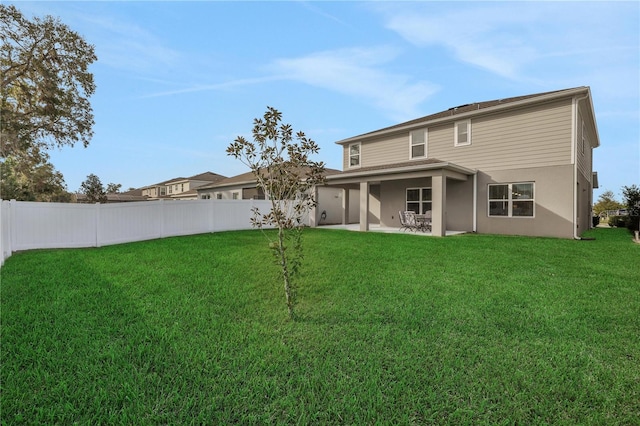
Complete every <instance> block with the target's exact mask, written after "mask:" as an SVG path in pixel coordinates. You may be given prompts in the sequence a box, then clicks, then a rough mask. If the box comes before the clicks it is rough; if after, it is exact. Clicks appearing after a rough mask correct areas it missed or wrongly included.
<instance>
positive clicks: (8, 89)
mask: <svg viewBox="0 0 640 426" xmlns="http://www.w3.org/2000/svg"><path fill="white" fill-rule="evenodd" d="M0 40H1V41H2V46H1V47H0V68H1V71H2V73H1V77H0V85H1V86H0V92H1V96H2V99H1V101H0V102H1V104H0V108H1V111H0V114H1V117H2V134H1V143H0V157H1V158H7V157H8V156H10V155H14V154H16V153H25V152H28V151H32V150H38V151H45V150H46V149H49V148H53V147H62V146H64V145H70V146H73V145H74V144H75V143H77V142H80V143H82V144H83V145H84V146H85V147H86V146H87V145H88V144H89V141H90V139H91V137H92V135H93V130H92V129H93V124H94V119H93V110H92V108H91V104H90V103H89V97H90V96H91V95H92V94H93V93H94V92H95V88H96V86H95V84H94V81H93V74H92V73H90V72H89V66H90V65H91V64H92V63H93V62H94V61H95V60H96V59H97V58H96V55H95V53H94V46H92V45H91V44H89V43H87V42H86V41H85V40H84V39H83V38H82V37H81V36H80V35H79V34H78V33H76V32H74V31H72V30H71V29H70V28H69V27H68V26H66V25H65V24H63V23H61V22H60V20H59V19H56V18H54V17H52V16H46V17H45V18H44V19H40V18H38V17H35V18H33V20H29V19H27V18H25V17H24V16H23V15H22V13H21V12H20V11H19V10H18V9H17V8H16V7H15V6H11V5H8V6H7V5H2V4H0Z"/></svg>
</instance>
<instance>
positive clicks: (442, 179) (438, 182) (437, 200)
mask: <svg viewBox="0 0 640 426" xmlns="http://www.w3.org/2000/svg"><path fill="white" fill-rule="evenodd" d="M446 206H447V177H446V176H444V175H443V174H439V175H434V176H433V177H432V178H431V207H432V209H433V211H432V216H431V234H432V235H433V236H435V237H444V236H445V235H446V233H447V212H446Z"/></svg>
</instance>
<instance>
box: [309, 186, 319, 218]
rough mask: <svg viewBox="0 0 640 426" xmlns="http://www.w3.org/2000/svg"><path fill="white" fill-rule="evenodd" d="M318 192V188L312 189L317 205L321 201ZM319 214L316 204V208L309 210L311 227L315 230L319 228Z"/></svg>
mask: <svg viewBox="0 0 640 426" xmlns="http://www.w3.org/2000/svg"><path fill="white" fill-rule="evenodd" d="M318 192H319V191H318V187H317V186H314V187H313V188H312V189H311V193H312V195H313V199H314V200H316V203H318V202H319V199H318V196H319V194H318ZM317 213H318V206H317V204H316V205H315V206H314V207H312V208H310V209H309V227H310V228H315V227H316V226H318V216H317Z"/></svg>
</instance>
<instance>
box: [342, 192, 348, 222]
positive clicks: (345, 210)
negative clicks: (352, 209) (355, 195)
mask: <svg viewBox="0 0 640 426" xmlns="http://www.w3.org/2000/svg"><path fill="white" fill-rule="evenodd" d="M349 192H350V191H349V188H343V189H342V224H343V225H347V224H348V223H349V202H350V201H349Z"/></svg>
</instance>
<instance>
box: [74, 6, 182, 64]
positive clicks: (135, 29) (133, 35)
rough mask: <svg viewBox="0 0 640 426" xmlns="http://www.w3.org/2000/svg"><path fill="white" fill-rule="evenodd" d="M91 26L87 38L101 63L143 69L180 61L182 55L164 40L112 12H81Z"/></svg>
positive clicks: (84, 20) (86, 23)
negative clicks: (103, 13)
mask: <svg viewBox="0 0 640 426" xmlns="http://www.w3.org/2000/svg"><path fill="white" fill-rule="evenodd" d="M79 18H80V19H81V20H82V21H83V23H84V25H85V26H87V27H88V28H90V33H91V37H90V39H89V41H90V42H91V43H93V44H95V45H96V54H97V55H98V59H99V61H100V63H101V64H105V65H108V66H110V67H112V68H116V69H120V70H125V71H133V72H146V71H149V70H153V69H159V68H170V67H174V66H175V65H176V64H179V63H180V62H181V59H182V55H181V54H180V52H178V51H177V50H174V49H171V48H170V47H167V46H166V44H165V43H164V41H163V40H161V39H160V38H159V37H157V36H156V35H154V34H153V33H151V32H150V31H148V30H146V29H145V28H143V27H141V26H140V25H138V24H135V23H132V22H130V21H127V20H124V19H118V18H116V17H115V16H113V15H104V16H97V15H87V14H83V15H80V16H79Z"/></svg>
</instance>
